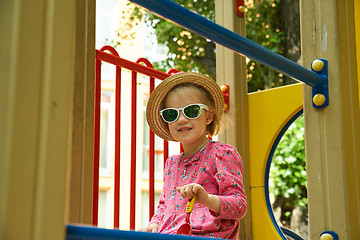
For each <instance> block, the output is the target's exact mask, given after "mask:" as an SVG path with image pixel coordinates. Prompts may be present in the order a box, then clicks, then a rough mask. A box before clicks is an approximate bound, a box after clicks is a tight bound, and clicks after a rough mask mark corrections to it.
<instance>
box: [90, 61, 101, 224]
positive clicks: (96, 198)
mask: <svg viewBox="0 0 360 240" xmlns="http://www.w3.org/2000/svg"><path fill="white" fill-rule="evenodd" d="M95 69H96V73H95V99H94V100H95V103H94V105H95V106H94V108H95V109H94V162H93V192H92V195H93V205H92V224H93V225H95V226H97V225H98V215H99V212H98V211H99V206H98V204H99V166H100V164H99V161H100V159H99V157H100V155H99V153H100V101H101V61H100V60H98V59H96V60H95Z"/></svg>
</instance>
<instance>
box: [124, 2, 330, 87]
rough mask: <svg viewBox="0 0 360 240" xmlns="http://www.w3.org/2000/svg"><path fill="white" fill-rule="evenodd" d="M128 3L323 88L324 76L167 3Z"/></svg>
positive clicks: (188, 11)
mask: <svg viewBox="0 0 360 240" xmlns="http://www.w3.org/2000/svg"><path fill="white" fill-rule="evenodd" d="M130 1H131V2H134V3H136V4H139V5H141V6H142V7H144V8H146V9H148V10H150V11H152V12H154V13H156V14H158V15H160V16H162V17H164V18H166V19H169V20H171V21H173V22H175V23H176V24H179V25H180V26H182V27H184V28H187V29H188V30H190V31H192V32H195V33H197V34H199V35H201V36H203V37H206V38H208V39H210V40H212V41H214V42H216V43H218V44H221V45H223V46H225V47H227V48H229V49H232V50H234V51H236V52H237V53H239V54H242V55H244V56H246V57H248V58H250V59H253V60H255V61H258V62H260V63H262V64H264V65H267V66H269V67H271V68H273V69H275V70H277V71H279V72H281V73H284V74H286V75H288V76H290V77H292V78H294V79H295V80H298V81H301V82H303V83H305V84H307V85H309V86H311V87H314V88H323V87H324V86H325V82H326V80H325V81H324V78H326V77H325V76H322V75H321V74H317V73H315V72H312V71H310V70H308V69H306V68H304V67H303V66H301V65H299V64H297V63H295V62H293V61H291V60H289V59H287V58H285V57H283V56H281V55H279V54H276V53H274V52H272V51H270V50H269V49H267V48H264V47H263V46H261V45H259V44H257V43H254V42H252V41H250V40H248V39H246V38H244V37H243V36H241V35H239V34H236V33H234V32H232V31H230V30H228V29H226V28H224V27H222V26H220V25H218V24H216V23H214V22H212V21H210V20H208V19H206V18H205V17H202V16H200V15H198V14H196V13H194V12H192V11H190V10H188V9H187V8H185V7H182V6H181V5H179V4H177V3H175V2H173V1H171V0H130Z"/></svg>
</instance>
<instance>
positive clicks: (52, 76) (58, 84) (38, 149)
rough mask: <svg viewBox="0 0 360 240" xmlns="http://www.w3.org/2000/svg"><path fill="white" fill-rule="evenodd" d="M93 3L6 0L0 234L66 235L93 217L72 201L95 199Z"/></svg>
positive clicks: (35, 239)
mask: <svg viewBox="0 0 360 240" xmlns="http://www.w3.org/2000/svg"><path fill="white" fill-rule="evenodd" d="M94 5H95V4H94V0H88V1H81V0H78V1H73V0H33V1H27V0H2V1H0V29H1V38H0V52H1V54H0V81H1V82H0V83H1V87H0V112H1V115H0V116H1V117H0V195H1V197H0V239H6V240H19V239H21V240H28V239H29V240H30V239H31V240H42V239H44V240H45V239H53V240H54V239H55V240H56V239H58V240H60V239H61V240H63V239H65V228H64V226H65V224H66V223H68V222H69V221H70V219H74V221H78V222H88V221H90V220H89V216H90V215H91V212H89V210H88V209H83V208H75V209H74V208H72V206H71V207H69V199H70V198H71V199H72V200H73V201H75V200H76V201H77V202H78V203H79V205H83V204H82V203H83V202H88V201H89V199H91V198H88V197H89V195H88V192H89V189H88V188H85V187H83V186H84V185H89V187H90V188H91V180H90V182H89V176H87V175H90V178H91V172H89V171H88V169H87V167H85V165H86V164H87V163H86V161H91V159H92V157H91V155H92V151H90V150H89V149H88V147H90V145H89V144H90V143H91V144H92V132H89V131H88V129H89V128H90V127H91V128H92V115H93V114H92V109H93V107H92V104H93V103H92V96H93V91H92V89H93V79H94V76H93V71H94V68H93V63H94V36H93V33H94V28H95V27H94V26H95V22H94V21H95V19H94V18H95V17H94V16H95V7H94ZM91 148H92V147H91ZM71 173H72V174H71ZM70 178H71V179H72V180H71V184H70ZM90 191H91V189H90ZM90 201H91V200H90Z"/></svg>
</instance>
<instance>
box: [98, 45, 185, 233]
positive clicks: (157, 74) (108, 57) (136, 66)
mask: <svg viewBox="0 0 360 240" xmlns="http://www.w3.org/2000/svg"><path fill="white" fill-rule="evenodd" d="M105 51H108V52H110V53H107V52H105ZM95 61H96V62H95V68H96V69H95V126H94V165H93V167H94V169H93V206H92V211H93V213H92V224H93V225H98V203H99V202H98V199H99V166H100V164H99V161H100V157H99V156H100V101H101V62H102V61H103V62H107V63H110V64H112V65H114V66H116V73H115V74H116V80H115V153H114V228H119V221H120V219H119V218H120V216H119V214H120V154H121V153H120V146H121V145H120V127H121V122H120V120H121V107H120V106H121V98H120V94H121V68H126V69H129V70H131V157H130V160H131V163H130V229H135V209H136V207H135V198H136V119H137V116H136V113H137V109H136V105H137V103H136V95H137V73H141V74H143V75H146V76H149V86H150V89H149V92H150V94H151V92H152V91H153V90H154V87H155V79H160V80H163V79H164V78H166V77H168V76H170V74H172V73H176V72H178V70H176V69H170V70H169V71H168V73H164V72H161V71H158V70H156V69H154V68H153V66H152V64H151V63H150V62H149V61H148V60H147V59H145V58H140V59H138V60H137V61H136V62H131V61H128V60H126V59H123V58H120V57H119V54H118V53H117V51H116V50H115V49H114V48H112V47H110V46H104V47H103V48H101V49H100V50H96V60H95ZM141 63H143V64H145V66H144V65H142V64H141ZM168 149H169V148H168V142H167V141H164V164H165V161H166V159H167V157H168ZM149 161H150V162H149V218H151V216H152V215H153V214H154V211H155V209H154V201H155V186H154V182H155V176H154V173H155V135H154V133H153V132H152V131H151V130H150V139H149Z"/></svg>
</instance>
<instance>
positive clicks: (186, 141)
mask: <svg viewBox="0 0 360 240" xmlns="http://www.w3.org/2000/svg"><path fill="white" fill-rule="evenodd" d="M193 103H202V104H206V103H205V101H204V96H203V94H202V93H201V92H200V91H199V90H197V89H196V88H194V89H192V90H191V91H188V90H187V91H184V90H182V89H177V90H175V91H173V92H171V93H170V94H169V95H168V96H167V98H166V101H165V108H182V107H185V106H187V105H189V104H193ZM213 116H214V112H213V111H212V110H210V111H207V110H205V109H202V110H201V114H200V116H199V117H198V118H196V119H188V118H186V117H185V116H184V114H183V112H182V111H180V114H179V117H178V119H177V120H176V121H175V122H173V123H168V126H169V130H170V133H171V135H172V136H173V137H174V138H175V139H176V140H177V141H179V142H180V143H182V144H183V147H184V150H185V148H186V147H188V146H191V148H198V147H201V145H203V144H204V141H206V140H207V137H206V135H207V125H209V124H210V123H211V122H212V120H213Z"/></svg>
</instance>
